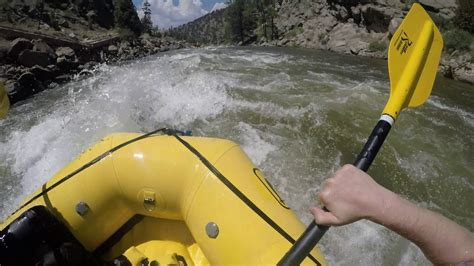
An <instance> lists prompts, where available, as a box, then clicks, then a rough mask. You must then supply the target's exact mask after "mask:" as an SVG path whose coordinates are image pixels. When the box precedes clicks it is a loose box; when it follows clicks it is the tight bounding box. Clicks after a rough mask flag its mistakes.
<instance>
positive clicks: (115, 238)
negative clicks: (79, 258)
mask: <svg viewBox="0 0 474 266" xmlns="http://www.w3.org/2000/svg"><path fill="white" fill-rule="evenodd" d="M143 218H145V216H143V215H140V214H136V215H134V216H132V218H130V219H129V220H128V221H127V222H125V223H124V224H123V225H122V226H121V227H120V228H119V229H118V230H117V231H115V233H113V234H112V235H111V236H110V237H109V238H108V239H107V240H105V241H104V242H103V243H102V244H101V245H100V246H99V247H97V248H96V249H95V250H94V255H95V256H102V255H104V254H105V253H106V252H107V251H109V249H111V248H112V247H113V246H114V245H115V244H117V243H118V242H119V241H120V240H121V239H122V237H123V236H124V235H125V234H126V233H128V232H129V231H130V230H132V229H133V227H134V226H135V225H137V224H138V223H139V222H141V221H142V220H143Z"/></svg>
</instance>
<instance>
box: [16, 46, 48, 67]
mask: <svg viewBox="0 0 474 266" xmlns="http://www.w3.org/2000/svg"><path fill="white" fill-rule="evenodd" d="M17 62H18V63H19V64H20V65H22V66H26V67H32V66H34V65H39V66H43V67H45V66H47V65H49V64H50V58H49V54H48V53H44V52H38V51H33V50H23V51H22V52H21V53H20V54H19V55H18V59H17Z"/></svg>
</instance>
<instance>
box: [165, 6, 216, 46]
mask: <svg viewBox="0 0 474 266" xmlns="http://www.w3.org/2000/svg"><path fill="white" fill-rule="evenodd" d="M168 33H169V34H170V35H171V36H173V37H175V38H177V39H182V40H186V41H189V42H193V43H203V44H222V43H224V36H225V16H224V9H220V10H216V11H214V12H212V13H209V14H207V15H205V16H202V17H200V18H198V19H196V20H194V21H192V22H189V23H187V24H184V25H182V26H179V27H176V28H173V29H170V30H169V31H168Z"/></svg>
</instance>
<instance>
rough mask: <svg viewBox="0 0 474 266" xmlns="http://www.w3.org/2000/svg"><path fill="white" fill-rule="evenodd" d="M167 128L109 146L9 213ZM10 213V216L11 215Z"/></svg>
mask: <svg viewBox="0 0 474 266" xmlns="http://www.w3.org/2000/svg"><path fill="white" fill-rule="evenodd" d="M166 130H167V128H160V129H157V130H155V131H152V132H149V133H146V134H143V135H141V136H139V137H136V138H134V139H131V140H129V141H126V142H124V143H122V144H119V145H117V146H115V147H113V148H111V149H110V150H108V151H106V152H104V153H102V154H101V155H99V156H97V157H96V158H94V159H93V160H91V161H90V162H88V163H86V164H84V165H83V166H81V167H79V168H78V169H76V170H74V171H73V172H72V173H70V174H68V175H66V176H64V177H63V178H61V179H59V180H58V181H57V182H56V183H54V184H52V185H51V186H49V187H47V188H45V189H43V190H42V191H41V192H40V193H39V194H37V195H36V196H34V197H32V198H31V199H30V200H28V201H27V202H25V203H23V204H22V205H21V206H20V207H19V208H18V209H16V210H15V211H14V212H13V213H12V214H11V215H14V214H15V213H17V212H18V211H19V210H21V209H23V208H24V207H26V206H27V205H28V204H30V203H32V202H33V201H35V200H36V199H38V198H39V197H41V196H43V195H44V194H45V193H48V192H49V191H51V190H53V189H54V188H55V187H57V186H59V185H61V184H62V183H64V182H66V181H67V180H69V179H70V178H72V177H73V176H75V175H77V174H79V173H80V172H82V171H84V170H86V169H87V168H89V167H91V166H93V165H94V164H96V163H98V162H100V161H101V160H102V159H104V158H105V157H107V156H108V155H110V154H112V153H114V152H115V151H117V150H120V149H121V148H123V147H125V146H127V145H129V144H131V143H134V142H136V141H139V140H142V139H144V138H147V137H149V136H151V135H154V134H156V133H158V132H164V131H166ZM43 186H44V187H45V186H46V183H45V184H44V185H43ZM11 215H10V216H11Z"/></svg>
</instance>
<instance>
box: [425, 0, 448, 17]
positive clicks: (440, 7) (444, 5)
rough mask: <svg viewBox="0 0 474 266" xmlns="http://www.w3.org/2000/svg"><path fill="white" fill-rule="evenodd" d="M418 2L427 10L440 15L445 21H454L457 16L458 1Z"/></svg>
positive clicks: (430, 0)
mask: <svg viewBox="0 0 474 266" xmlns="http://www.w3.org/2000/svg"><path fill="white" fill-rule="evenodd" d="M418 2H419V3H420V4H421V5H423V7H424V8H425V9H426V10H428V11H431V12H434V13H439V14H440V15H441V16H442V17H444V18H445V19H452V18H453V17H454V16H455V14H456V13H455V12H456V8H457V3H456V0H419V1H418Z"/></svg>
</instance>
